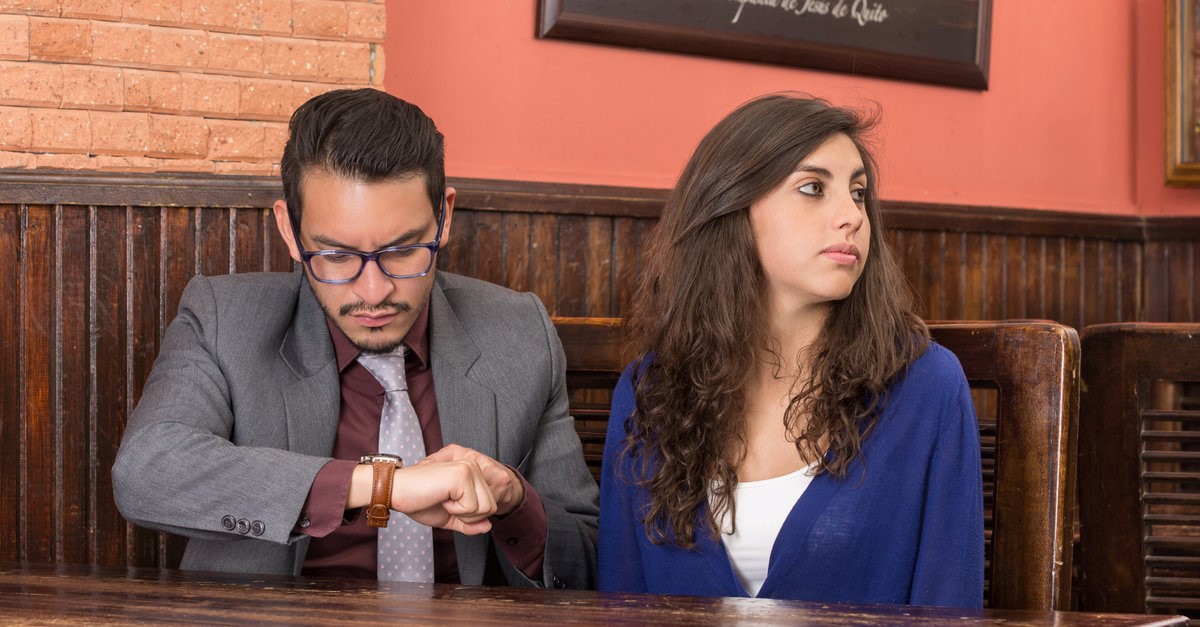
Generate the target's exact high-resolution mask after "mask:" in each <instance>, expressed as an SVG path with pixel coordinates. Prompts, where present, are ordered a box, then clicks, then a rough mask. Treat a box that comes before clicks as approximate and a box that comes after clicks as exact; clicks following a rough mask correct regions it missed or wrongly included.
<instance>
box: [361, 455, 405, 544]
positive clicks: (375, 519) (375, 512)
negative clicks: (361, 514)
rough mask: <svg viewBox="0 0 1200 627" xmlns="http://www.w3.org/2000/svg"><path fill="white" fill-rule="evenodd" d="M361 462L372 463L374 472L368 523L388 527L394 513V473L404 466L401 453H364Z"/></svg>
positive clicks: (372, 525)
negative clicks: (389, 519)
mask: <svg viewBox="0 0 1200 627" xmlns="http://www.w3.org/2000/svg"><path fill="white" fill-rule="evenodd" d="M358 462H359V463H360V464H371V468H372V471H373V473H374V475H373V477H372V481H371V504H370V505H368V506H367V525H369V526H371V527H386V526H387V525H388V518H389V517H390V516H391V515H392V475H394V474H395V473H396V469H397V468H403V467H404V460H403V459H400V456H399V455H388V454H387V453H376V454H374V455H363V456H362V457H361V458H359V460H358Z"/></svg>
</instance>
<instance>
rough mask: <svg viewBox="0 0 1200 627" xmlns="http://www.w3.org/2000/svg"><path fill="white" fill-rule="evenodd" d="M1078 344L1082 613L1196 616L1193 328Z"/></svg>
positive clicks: (1198, 471) (1198, 444)
mask: <svg viewBox="0 0 1200 627" xmlns="http://www.w3.org/2000/svg"><path fill="white" fill-rule="evenodd" d="M1081 341H1082V345H1083V360H1084V361H1083V383H1082V388H1083V391H1082V393H1081V397H1080V414H1079V415H1080V423H1081V429H1082V430H1081V431H1080V434H1079V519H1080V540H1079V542H1080V545H1079V562H1080V564H1079V566H1080V608H1081V609H1084V608H1086V609H1105V610H1108V611H1120V612H1152V613H1169V614H1190V615H1192V616H1200V324H1197V323H1186V324H1174V323H1141V322H1139V323H1122V324H1102V325H1095V326H1089V327H1087V328H1086V329H1084V330H1083V333H1082V338H1081Z"/></svg>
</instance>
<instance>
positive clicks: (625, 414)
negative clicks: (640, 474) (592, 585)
mask: <svg viewBox="0 0 1200 627" xmlns="http://www.w3.org/2000/svg"><path fill="white" fill-rule="evenodd" d="M632 372H633V368H632V367H630V368H626V369H625V372H624V373H623V374H622V375H621V379H620V381H618V382H617V387H616V389H615V390H614V391H613V401H612V409H611V411H610V412H609V417H608V434H607V436H606V438H605V441H604V462H603V465H602V466H601V470H600V549H599V565H598V568H599V581H600V590H602V591H605V592H645V591H646V579H645V574H644V570H643V568H642V555H641V551H640V550H639V547H638V534H639V533H645V531H644V528H643V526H642V524H641V521H640V519H639V517H638V516H636V515H635V510H636V507H637V505H636V502H637V499H636V495H637V494H638V489H637V486H634V485H632V484H631V483H630V482H629V470H630V458H629V456H628V455H625V454H623V453H622V451H623V450H624V448H625V421H626V420H627V419H628V418H629V417H630V415H632V414H633V408H634V395H633V375H632Z"/></svg>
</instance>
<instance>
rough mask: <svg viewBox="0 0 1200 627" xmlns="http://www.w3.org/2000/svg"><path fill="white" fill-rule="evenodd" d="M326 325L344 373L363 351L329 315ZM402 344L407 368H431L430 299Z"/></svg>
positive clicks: (426, 301) (339, 367) (339, 368)
mask: <svg viewBox="0 0 1200 627" xmlns="http://www.w3.org/2000/svg"><path fill="white" fill-rule="evenodd" d="M325 325H326V326H328V327H329V337H330V338H331V339H332V340H333V350H334V353H335V354H336V355H337V364H338V372H343V371H345V370H346V367H347V366H349V365H350V364H352V363H354V360H356V359H358V354H359V353H360V352H361V351H359V350H358V348H357V347H356V346H354V344H353V343H352V342H351V341H350V338H348V337H346V334H345V333H342V330H341V329H340V328H338V325H337V323H335V322H334V321H333V319H332V318H330V317H329V316H328V315H326V316H325ZM401 342H403V344H404V346H405V347H407V348H408V351H407V352H406V354H405V357H404V361H405V366H406V367H409V368H411V367H413V366H414V365H415V366H416V367H417V369H418V370H425V369H426V368H428V367H429V299H426V300H425V305H424V306H422V307H421V313H419V314H417V319H416V320H414V321H413V325H412V328H410V329H409V330H408V333H406V334H405V335H404V339H403V340H401Z"/></svg>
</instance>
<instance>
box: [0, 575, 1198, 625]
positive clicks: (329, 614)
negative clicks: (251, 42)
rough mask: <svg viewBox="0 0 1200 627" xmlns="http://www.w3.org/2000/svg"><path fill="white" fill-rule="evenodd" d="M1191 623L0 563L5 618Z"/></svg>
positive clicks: (32, 621)
mask: <svg viewBox="0 0 1200 627" xmlns="http://www.w3.org/2000/svg"><path fill="white" fill-rule="evenodd" d="M10 622H12V623H16V624H22V625H38V624H52V623H53V624H79V623H85V624H99V625H103V624H121V625H127V624H137V623H156V624H177V623H194V624H206V625H214V624H230V623H238V624H266V623H275V624H279V623H284V624H295V625H355V626H356V627H363V625H369V624H374V623H377V622H411V623H418V624H427V625H435V624H439V625H458V624H470V625H487V624H491V625H513V624H526V625H532V624H583V625H589V624H602V623H603V624H611V623H640V624H655V623H659V624H664V623H670V624H676V625H680V624H687V625H696V624H724V623H742V624H787V625H805V624H812V625H877V624H881V623H887V624H903V625H943V624H946V623H949V622H955V623H960V624H990V623H1001V622H1003V623H1004V624H1006V625H1050V624H1053V625H1060V626H1070V625H1089V626H1091V625H1181V624H1184V623H1185V619H1184V618H1183V617H1180V616H1174V617H1172V616H1143V615H1131V614H1084V613H1074V612H1032V611H1011V610H1009V611H1001V610H983V611H978V610H974V611H972V610H948V609H938V608H914V607H902V606H855V605H838V604H824V603H802V602H796V601H772V600H767V599H726V598H701V597H680V596H653V595H641V594H602V593H599V592H580V591H570V590H526V589H515V588H489V587H479V586H459V585H449V584H407V583H380V582H374V581H362V580H341V579H307V578H300V577H296V578H292V577H275V576H237V575H223V574H213V573H203V574H198V573H190V572H183V571H176V570H156V569H122V568H102V567H88V566H54V565H31V564H0V623H3V624H9V623H10Z"/></svg>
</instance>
